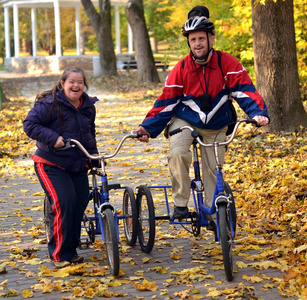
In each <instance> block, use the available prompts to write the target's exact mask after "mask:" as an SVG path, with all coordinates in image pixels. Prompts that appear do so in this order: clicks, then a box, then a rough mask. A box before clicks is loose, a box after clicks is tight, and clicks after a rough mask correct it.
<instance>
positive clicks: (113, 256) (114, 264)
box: [100, 208, 119, 276]
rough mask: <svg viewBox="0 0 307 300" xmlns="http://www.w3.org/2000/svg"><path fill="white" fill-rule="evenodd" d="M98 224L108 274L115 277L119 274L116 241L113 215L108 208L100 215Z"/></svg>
mask: <svg viewBox="0 0 307 300" xmlns="http://www.w3.org/2000/svg"><path fill="white" fill-rule="evenodd" d="M100 224H102V225H100V226H102V227H103V228H101V232H102V238H103V240H104V242H105V245H106V249H107V257H108V262H109V266H110V272H111V274H112V275H113V276H117V275H118V274H119V250H118V239H117V231H116V225H115V220H114V215H113V212H112V210H111V209H110V208H106V209H105V210H104V211H103V212H102V213H100Z"/></svg>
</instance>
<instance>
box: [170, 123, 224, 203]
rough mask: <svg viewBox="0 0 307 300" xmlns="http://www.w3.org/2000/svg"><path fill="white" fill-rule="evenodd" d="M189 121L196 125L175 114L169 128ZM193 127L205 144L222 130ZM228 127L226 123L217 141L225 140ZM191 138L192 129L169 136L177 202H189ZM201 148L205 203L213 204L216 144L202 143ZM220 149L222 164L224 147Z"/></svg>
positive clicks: (171, 174) (174, 197)
mask: <svg viewBox="0 0 307 300" xmlns="http://www.w3.org/2000/svg"><path fill="white" fill-rule="evenodd" d="M186 125H188V126H190V127H193V126H191V125H190V124H188V123H187V122H185V121H183V120H181V119H179V118H176V117H174V118H173V119H172V120H171V121H170V123H169V125H168V128H167V130H168V132H169V131H171V130H174V129H176V128H178V127H182V126H186ZM193 128H194V129H196V130H197V131H198V132H199V133H200V135H201V136H202V137H203V142H204V143H205V144H209V143H212V142H213V141H214V139H215V136H216V134H217V133H218V131H219V130H215V129H200V128H196V127H193ZM226 130H227V127H226V128H224V129H223V130H222V131H221V132H220V134H219V135H218V137H217V139H216V140H217V141H218V142H224V141H225V140H226ZM192 142H193V137H192V136H191V131H190V130H187V129H186V130H183V131H182V132H180V133H178V134H175V135H173V136H171V137H169V143H170V152H169V155H168V164H169V171H170V177H171V182H172V194H173V199H174V202H175V205H176V206H182V207H185V206H187V205H188V201H189V198H190V186H191V179H190V176H189V170H190V166H191V163H192V153H191V151H190V146H191V145H192ZM200 150H201V162H202V163H201V170H202V175H203V183H204V189H205V204H206V205H207V206H208V207H211V204H212V200H213V195H214V190H215V183H216V176H215V166H216V162H215V156H214V148H213V147H202V146H201V147H200ZM218 153H219V160H220V164H221V165H223V164H224V156H225V147H219V150H218ZM192 176H193V175H192Z"/></svg>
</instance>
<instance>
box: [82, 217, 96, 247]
mask: <svg viewBox="0 0 307 300" xmlns="http://www.w3.org/2000/svg"><path fill="white" fill-rule="evenodd" d="M81 224H82V225H81V228H82V227H83V228H84V229H85V231H86V233H87V235H88V238H89V240H88V243H89V244H94V243H95V228H94V223H93V221H92V220H90V219H89V218H88V217H87V215H86V214H85V213H84V214H83V217H82V221H81ZM81 244H82V241H81V237H80V245H81ZM86 244H87V242H86Z"/></svg>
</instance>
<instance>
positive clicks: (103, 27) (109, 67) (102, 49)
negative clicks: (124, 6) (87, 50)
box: [81, 0, 117, 76]
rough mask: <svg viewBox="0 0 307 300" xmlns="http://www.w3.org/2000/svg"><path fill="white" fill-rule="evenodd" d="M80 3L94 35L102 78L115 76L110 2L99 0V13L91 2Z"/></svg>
mask: <svg viewBox="0 0 307 300" xmlns="http://www.w3.org/2000/svg"><path fill="white" fill-rule="evenodd" d="M81 2H82V5H83V7H84V9H85V11H86V13H87V15H88V17H89V19H90V20H91V23H92V25H93V27H94V30H95V33H96V37H97V43H98V49H99V60H100V67H101V72H102V76H116V75H117V67H116V56H115V52H114V45H113V39H112V33H111V2H110V0H100V1H99V10H100V12H99V13H98V12H97V11H96V9H95V7H94V5H93V3H92V1H91V0H81Z"/></svg>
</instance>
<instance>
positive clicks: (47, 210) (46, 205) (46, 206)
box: [44, 195, 51, 243]
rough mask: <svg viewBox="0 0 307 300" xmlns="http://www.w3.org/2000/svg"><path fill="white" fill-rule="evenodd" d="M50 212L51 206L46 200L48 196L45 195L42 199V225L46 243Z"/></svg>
mask: <svg viewBox="0 0 307 300" xmlns="http://www.w3.org/2000/svg"><path fill="white" fill-rule="evenodd" d="M50 211H51V205H50V202H49V199H48V196H47V195H45V198H44V224H45V232H46V240H47V243H49V241H50V238H51V236H50V216H49V215H50Z"/></svg>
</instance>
